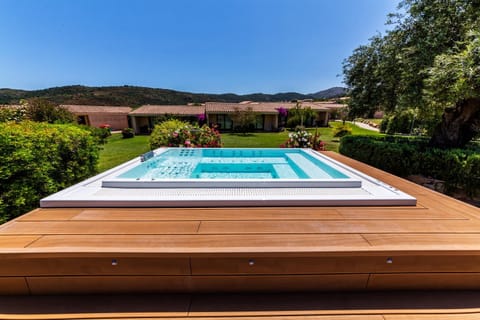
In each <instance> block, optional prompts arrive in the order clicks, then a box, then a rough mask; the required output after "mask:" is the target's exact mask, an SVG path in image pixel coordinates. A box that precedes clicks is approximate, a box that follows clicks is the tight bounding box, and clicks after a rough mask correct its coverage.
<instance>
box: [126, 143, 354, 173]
mask: <svg viewBox="0 0 480 320" xmlns="http://www.w3.org/2000/svg"><path fill="white" fill-rule="evenodd" d="M117 178H120V179H136V180H161V179H344V178H348V177H347V176H346V175H345V174H343V173H341V172H339V171H338V170H336V169H334V168H332V167H331V166H329V165H327V164H326V163H324V162H323V161H321V159H318V158H316V157H313V156H311V155H309V154H308V153H307V152H304V151H303V150H301V149H221V148H219V149H201V148H198V149H187V148H171V149H167V151H165V152H163V153H160V154H158V155H156V156H154V157H152V158H151V159H149V160H147V161H145V162H142V163H141V164H140V165H138V166H136V167H134V168H132V169H130V170H128V171H126V172H124V173H123V174H121V175H120V176H118V177H117Z"/></svg>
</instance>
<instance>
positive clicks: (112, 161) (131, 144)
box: [98, 122, 379, 172]
mask: <svg viewBox="0 0 480 320" xmlns="http://www.w3.org/2000/svg"><path fill="white" fill-rule="evenodd" d="M340 125H341V123H340V122H330V126H331V127H335V126H340ZM350 126H351V127H352V134H355V135H379V133H378V132H375V131H372V130H367V129H362V128H359V127H357V126H355V125H350ZM308 131H310V132H311V133H312V134H314V133H315V129H308ZM318 133H319V134H320V138H321V139H322V141H324V142H325V143H326V149H327V150H331V151H336V152H338V145H339V139H338V138H334V137H333V136H332V128H318ZM149 138H150V137H149V136H135V137H134V138H132V139H122V135H121V134H119V133H116V134H113V135H112V136H111V137H109V138H108V140H107V141H108V142H107V143H106V144H105V145H104V146H103V150H101V151H100V161H99V165H98V171H99V172H103V171H105V170H108V169H110V168H113V167H115V166H117V165H119V164H122V163H124V162H126V161H128V160H130V159H133V158H135V157H138V156H139V155H141V154H142V153H145V152H147V151H149V150H150V145H149ZM287 139H288V131H284V132H265V133H263V132H262V133H249V134H247V135H243V134H236V133H223V134H222V142H223V146H224V147H225V148H278V147H280V145H281V144H283V143H285V141H286V140H287Z"/></svg>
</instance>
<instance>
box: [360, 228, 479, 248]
mask: <svg viewBox="0 0 480 320" xmlns="http://www.w3.org/2000/svg"><path fill="white" fill-rule="evenodd" d="M363 237H364V238H365V240H367V241H368V243H370V244H371V245H372V247H373V248H375V249H377V250H399V249H402V250H406V251H415V250H416V251H421V250H442V251H465V250H479V249H480V233H449V232H445V233H438V234H435V233H428V234H391V233H385V234H363Z"/></svg>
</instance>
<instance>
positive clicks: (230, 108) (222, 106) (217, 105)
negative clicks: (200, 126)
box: [205, 102, 295, 114]
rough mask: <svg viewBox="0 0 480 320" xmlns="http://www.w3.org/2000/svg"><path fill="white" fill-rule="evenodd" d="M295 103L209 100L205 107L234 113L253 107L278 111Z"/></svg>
mask: <svg viewBox="0 0 480 320" xmlns="http://www.w3.org/2000/svg"><path fill="white" fill-rule="evenodd" d="M294 106H295V104H293V103H290V102H250V103H241V104H240V103H223V102H207V103H206V104H205V108H206V110H207V113H232V112H235V110H236V109H240V110H245V109H247V108H248V107H251V108H252V109H253V111H255V112H260V113H275V114H276V113H278V111H277V109H278V108H280V107H283V108H287V109H290V108H292V107H294Z"/></svg>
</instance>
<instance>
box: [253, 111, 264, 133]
mask: <svg viewBox="0 0 480 320" xmlns="http://www.w3.org/2000/svg"><path fill="white" fill-rule="evenodd" d="M264 126H265V115H263V114H259V115H257V116H256V117H255V129H257V130H263V128H264Z"/></svg>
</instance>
